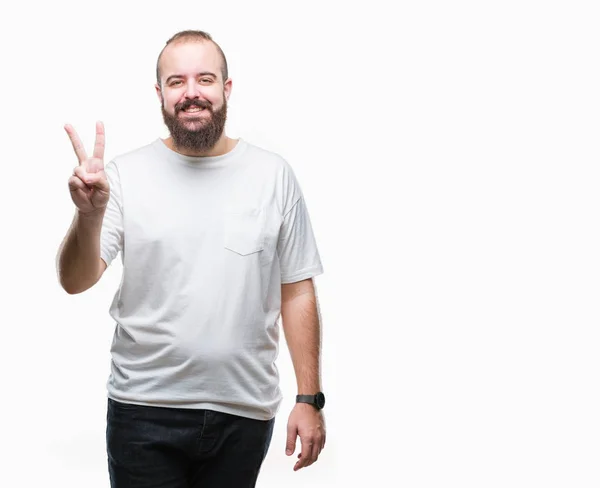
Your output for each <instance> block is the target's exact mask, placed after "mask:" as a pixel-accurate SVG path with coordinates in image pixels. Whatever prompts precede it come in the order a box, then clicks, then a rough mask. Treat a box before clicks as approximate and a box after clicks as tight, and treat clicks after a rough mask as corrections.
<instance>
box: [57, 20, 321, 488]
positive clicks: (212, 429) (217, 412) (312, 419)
mask: <svg viewBox="0 0 600 488" xmlns="http://www.w3.org/2000/svg"><path fill="white" fill-rule="evenodd" d="M231 88H232V81H231V79H230V78H229V76H228V71H227V61H226V59H225V55H224V54H223V52H222V50H221V49H220V48H219V46H218V45H217V44H216V43H215V42H214V41H213V40H212V38H211V36H210V35H209V34H207V33H204V32H201V31H183V32H180V33H178V34H176V35H175V36H173V37H172V38H171V39H169V41H167V43H166V45H165V47H164V49H163V51H162V52H161V53H160V55H159V58H158V61H157V83H156V92H157V94H158V98H159V100H160V103H161V109H162V114H163V119H164V122H165V124H166V126H167V128H168V129H169V132H170V134H171V136H170V137H168V138H167V139H165V140H163V139H156V140H155V141H154V142H152V143H151V144H148V145H147V146H145V147H141V148H138V149H136V150H133V151H131V152H129V153H127V154H123V155H120V156H119V157H116V158H115V159H113V160H112V161H110V162H109V163H107V164H106V165H104V161H103V157H104V147H105V135H104V127H103V125H102V123H100V122H98V123H97V125H96V143H95V147H94V151H93V155H92V157H88V156H87V154H86V152H85V150H84V148H83V146H82V144H81V141H80V139H79V137H78V136H77V133H76V132H75V130H74V129H73V128H72V127H71V126H69V125H67V126H65V129H66V131H67V133H68V135H69V137H70V139H71V142H72V144H73V148H74V150H75V153H76V155H77V157H78V159H79V165H78V166H77V167H76V168H75V170H74V173H73V175H72V176H71V178H70V179H69V187H70V190H71V196H72V199H73V202H74V203H75V206H76V207H77V209H76V212H75V217H74V220H73V223H72V226H71V228H70V229H69V231H68V233H67V235H66V237H65V240H64V242H63V244H62V245H61V249H60V250H59V253H58V268H59V278H60V283H61V285H62V287H63V288H64V289H65V290H66V291H67V292H68V293H70V294H74V293H81V292H83V291H85V290H87V289H89V288H90V287H92V286H93V285H94V284H95V283H96V282H98V280H99V279H100V277H101V276H102V274H103V273H104V271H105V270H106V268H107V266H109V265H110V263H111V262H112V260H113V259H114V258H115V257H116V256H117V254H118V253H119V251H121V256H122V262H123V277H122V281H121V284H120V287H119V290H118V291H117V293H116V294H115V297H114V300H113V302H112V305H111V307H110V314H111V316H112V317H113V319H114V320H115V323H116V327H115V333H114V340H113V344H112V347H111V355H112V361H111V374H110V377H109V380H108V383H107V389H108V413H107V452H108V465H109V474H110V479H111V486H112V487H113V488H115V487H116V488H122V487H129V486H140V487H173V488H174V487H203V488H211V487H231V488H242V487H253V486H255V483H256V479H257V477H258V473H259V470H260V467H261V464H262V462H263V460H264V458H265V456H266V453H267V450H268V448H269V445H270V442H271V435H272V431H273V425H274V421H275V414H276V412H277V410H278V408H279V405H280V402H281V392H280V390H279V385H278V382H279V378H278V371H277V368H276V366H275V359H276V356H277V353H278V343H279V329H278V326H277V320H278V318H279V316H280V315H281V318H282V327H283V330H284V333H285V338H286V341H287V344H288V348H289V350H290V353H291V358H292V363H293V366H294V370H295V374H296V379H297V385H298V395H299V396H298V397H297V399H296V401H297V403H296V405H295V406H294V408H293V410H292V412H291V414H290V416H289V420H288V424H287V442H286V446H285V448H286V453H287V454H288V455H291V454H292V453H293V452H294V451H295V447H296V438H297V436H299V437H300V443H301V452H300V453H299V455H298V458H299V460H298V461H297V462H296V464H295V466H294V470H298V469H301V468H303V467H306V466H309V465H310V464H312V463H314V462H315V461H316V460H317V458H318V456H319V454H320V452H321V450H322V449H323V447H324V445H325V424H324V418H323V413H322V411H321V409H322V407H323V405H324V395H323V394H322V392H321V382H320V367H319V360H320V358H319V355H320V331H319V328H320V325H319V319H318V313H317V299H316V293H315V290H314V286H313V281H312V278H313V277H314V276H316V275H318V274H320V273H322V272H323V268H322V265H321V261H320V257H319V253H318V250H317V246H316V243H315V238H314V235H313V232H312V228H311V223H310V218H309V215H308V212H307V209H306V205H305V202H304V197H303V194H302V191H301V188H300V186H299V184H298V181H297V179H296V178H295V176H294V172H293V170H292V168H291V167H290V165H289V164H288V163H287V162H286V161H285V160H284V159H283V158H281V157H280V156H279V155H277V154H275V153H272V152H269V151H267V150H264V149H261V148H259V147H257V146H254V145H252V144H250V143H248V142H246V141H245V140H243V139H237V140H234V139H231V138H229V137H227V135H226V134H225V131H224V127H225V121H226V118H227V100H228V99H229V96H230V94H231Z"/></svg>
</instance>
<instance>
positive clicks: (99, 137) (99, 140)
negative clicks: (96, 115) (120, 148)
mask: <svg viewBox="0 0 600 488" xmlns="http://www.w3.org/2000/svg"><path fill="white" fill-rule="evenodd" d="M104 145H105V137H104V124H103V123H102V122H100V121H98V122H96V143H95V144H94V158H98V159H104Z"/></svg>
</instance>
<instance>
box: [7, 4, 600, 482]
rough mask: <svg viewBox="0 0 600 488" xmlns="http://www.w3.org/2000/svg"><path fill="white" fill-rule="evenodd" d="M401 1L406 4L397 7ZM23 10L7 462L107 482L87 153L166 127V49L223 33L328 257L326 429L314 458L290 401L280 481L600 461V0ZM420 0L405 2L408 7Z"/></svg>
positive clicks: (236, 109)
mask: <svg viewBox="0 0 600 488" xmlns="http://www.w3.org/2000/svg"><path fill="white" fill-rule="evenodd" d="M392 7H394V8H392ZM10 8H11V11H10V12H8V11H7V10H4V11H3V12H2V13H1V15H0V19H1V20H0V24H1V25H0V41H1V43H2V44H1V45H2V57H1V61H0V66H2V71H1V75H2V76H1V77H0V83H1V86H0V89H1V91H0V93H1V95H2V111H1V114H2V115H1V119H0V120H1V122H0V123H1V127H0V128H1V133H2V135H3V141H2V144H1V146H0V164H1V166H0V171H1V177H2V187H1V190H0V209H1V212H2V213H1V217H2V228H1V232H2V240H1V242H0V246H1V251H2V256H3V258H4V259H3V261H4V262H3V265H2V268H1V271H0V277H1V278H0V279H1V286H2V288H1V291H2V295H1V297H0V301H1V304H2V315H1V321H2V343H1V344H2V353H1V355H0V365H1V371H2V389H1V395H2V399H1V404H0V408H1V410H2V415H1V417H0V418H1V422H2V445H3V454H2V471H1V473H0V476H1V477H2V480H1V481H0V484H1V485H2V486H7V487H9V486H10V487H34V486H60V487H61V488H67V487H83V486H85V487H86V488H87V487H89V488H92V487H107V486H108V475H107V468H106V454H105V444H104V442H105V441H104V430H105V416H106V393H105V383H106V380H107V378H108V373H109V347H110V342H111V339H112V333H113V324H112V322H111V319H110V317H109V315H108V307H109V305H110V302H111V300H112V297H113V295H114V293H115V291H116V288H117V286H118V283H119V280H120V272H121V268H120V258H119V259H117V260H115V261H114V264H113V266H111V267H110V268H109V270H108V271H107V272H106V274H105V276H104V277H103V278H102V280H101V282H100V283H99V284H98V285H97V286H96V287H94V288H93V289H91V290H89V291H88V292H86V293H84V294H82V295H77V296H69V295H67V294H66V293H65V292H64V291H63V290H62V289H61V288H60V286H59V285H58V281H57V277H56V271H55V256H56V251H57V249H58V246H59V245H60V242H61V240H62V238H63V237H64V234H65V232H66V230H67V228H68V226H69V225H70V222H71V219H72V216H73V211H74V207H73V204H72V202H71V200H70V196H69V192H68V188H67V180H68V178H69V176H70V174H71V172H72V170H73V167H74V166H75V165H76V164H77V160H76V158H75V155H74V154H73V151H72V148H71V145H70V143H69V140H68V137H67V135H66V133H65V132H64V130H63V125H64V124H65V123H67V122H68V123H71V124H73V125H74V126H75V128H76V129H77V130H78V131H79V133H80V135H81V137H82V139H83V140H84V142H85V144H86V147H87V148H88V150H89V151H91V148H92V145H93V138H94V123H95V121H96V120H102V121H104V124H105V127H106V138H107V139H106V140H107V151H106V157H107V159H109V158H111V157H113V156H116V155H118V154H120V153H122V152H126V151H129V150H131V149H134V148H136V147H139V146H141V145H144V144H147V143H148V142H150V141H152V140H154V139H155V138H156V137H158V136H165V135H166V132H165V131H166V129H165V127H164V126H163V124H162V119H161V116H160V110H159V104H158V101H157V98H156V94H155V92H154V88H153V85H154V70H155V63H156V57H157V55H158V53H159V51H160V49H161V48H162V47H163V45H164V42H165V41H166V40H167V39H168V38H169V37H170V36H171V35H173V34H174V33H175V32H177V31H178V30H182V29H188V28H192V29H203V30H206V31H208V32H209V33H210V34H212V35H213V37H214V38H215V40H216V41H217V42H219V43H220V44H221V46H222V48H223V49H224V51H225V53H226V55H227V57H228V61H229V66H230V74H231V77H232V79H233V93H232V97H231V99H230V117H229V122H228V133H229V135H230V136H232V137H240V136H241V137H244V138H245V139H246V140H248V141H249V142H252V143H254V144H257V145H261V146H263V147H266V148H268V149H270V150H273V151H276V152H279V153H280V154H282V155H283V156H284V157H285V158H286V159H287V160H288V161H289V162H290V163H291V164H292V165H293V167H294V168H295V170H296V173H297V176H298V177H299V180H300V182H301V185H302V187H303V190H304V193H305V196H306V200H307V204H308V207H309V212H310V215H311V219H312V222H313V226H314V229H315V234H316V237H317V240H318V244H319V249H320V252H321V256H322V260H323V264H324V267H325V274H323V275H322V276H320V277H318V278H317V279H316V284H317V290H318V296H319V302H320V307H321V313H322V319H323V327H324V337H323V383H324V389H325V392H326V394H327V398H328V404H327V407H326V419H327V426H328V442H327V447H326V449H325V450H324V451H323V453H322V455H321V458H320V459H319V461H318V462H317V463H316V464H315V465H313V466H311V467H309V468H307V469H305V470H302V471H300V472H297V473H294V472H293V471H292V466H293V464H294V461H295V456H294V458H293V459H291V458H288V457H286V456H285V454H284V447H285V424H286V422H287V415H288V414H289V411H290V409H291V407H292V405H293V400H294V395H295V393H296V391H295V390H296V387H295V379H294V376H293V371H292V369H291V362H290V360H289V354H288V352H287V348H286V346H285V345H284V344H282V349H281V354H280V359H279V363H278V365H279V368H280V371H281V374H282V388H283V392H284V395H285V401H284V403H283V405H282V407H281V409H280V414H279V417H278V422H277V424H276V431H275V434H274V438H273V443H272V445H271V450H270V452H269V455H268V457H267V460H266V461H265V464H264V466H263V470H262V474H261V477H260V480H259V484H258V486H259V487H263V488H267V487H281V486H286V487H300V486H303V487H304V486H311V487H312V488H315V487H330V486H339V487H345V486H349V485H351V484H353V482H356V483H357V484H358V486H373V487H374V486H377V487H379V486H381V487H403V488H404V487H407V488H425V487H427V488H429V487H431V488H434V487H435V488H440V487H454V486H457V487H461V488H467V487H469V488H470V487H473V488H481V487H485V488H488V487H489V488H492V487H511V488H516V487H524V488H525V487H526V488H529V487H544V488H546V487H569V488H571V487H578V488H587V487H595V488H597V487H598V486H600V470H598V458H599V455H600V440H599V439H600V420H599V419H600V415H599V412H600V394H599V390H598V372H599V371H600V354H599V347H598V341H599V339H600V332H599V318H600V317H599V307H598V304H599V302H598V297H599V294H600V260H599V255H600V232H599V228H598V220H599V219H600V206H599V204H600V201H599V199H600V192H599V191H598V186H599V183H600V167H599V164H598V162H599V156H600V154H599V153H600V150H599V144H598V134H599V133H600V132H599V131H600V96H599V93H600V91H599V89H598V87H600V69H599V59H600V56H599V54H600V53H599V52H598V46H600V34H599V30H598V22H599V20H600V19H599V15H598V14H599V13H600V12H599V11H598V9H597V8H596V7H595V2H591V1H590V2H582V1H573V0H571V1H568V2H567V1H544V2H542V1H537V2H534V1H526V0H519V1H503V2H500V1H497V2H492V1H470V2H467V1H457V2H445V1H418V2H417V1H413V2H389V3H386V2H383V1H374V0H373V1H369V2H351V1H335V2H334V1H325V0H323V1H321V2H317V1H302V2H296V3H292V2H282V1H277V2H276V1H271V2H267V1H260V2H258V1H247V2H242V1H231V0H230V1H226V2H200V1H193V2H192V1H182V0H180V1H177V2H173V3H168V2H160V3H156V4H151V3H148V2H144V3H142V2H139V3H134V2H125V1H119V2H116V1H105V2H87V1H86V2H82V1H78V2H74V1H73V2H66V1H55V2H48V3H42V2H22V3H15V4H11V7H10ZM394 9H395V10H394Z"/></svg>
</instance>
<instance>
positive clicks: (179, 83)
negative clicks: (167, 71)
mask: <svg viewBox="0 0 600 488" xmlns="http://www.w3.org/2000/svg"><path fill="white" fill-rule="evenodd" d="M177 85H181V80H176V81H172V82H171V83H170V84H169V86H177Z"/></svg>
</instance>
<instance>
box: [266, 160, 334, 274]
mask: <svg viewBox="0 0 600 488" xmlns="http://www.w3.org/2000/svg"><path fill="white" fill-rule="evenodd" d="M287 169H288V174H287V178H286V179H287V185H286V186H287V188H286V198H285V199H286V200H287V202H289V204H288V205H286V206H285V207H284V208H285V210H284V215H283V222H282V224H281V228H280V231H279V239H278V242H277V254H278V256H279V267H280V269H281V283H282V284H283V283H295V282H297V281H301V280H305V279H308V278H312V277H313V276H317V275H320V274H322V273H323V265H322V263H321V257H320V255H319V250H318V248H317V242H316V239H315V235H314V232H313V228H312V225H311V221H310V215H309V213H308V208H307V205H306V202H305V199H304V195H303V193H302V189H301V188H300V185H299V184H298V181H297V179H296V177H295V175H294V173H293V170H292V169H291V168H290V167H289V166H288V167H287Z"/></svg>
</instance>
